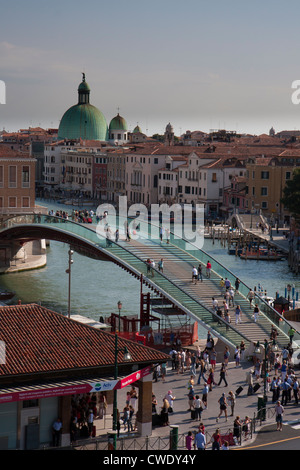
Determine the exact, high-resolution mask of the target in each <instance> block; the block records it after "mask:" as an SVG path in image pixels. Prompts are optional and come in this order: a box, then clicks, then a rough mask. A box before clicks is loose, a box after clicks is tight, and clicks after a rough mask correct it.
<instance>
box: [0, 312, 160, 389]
mask: <svg viewBox="0 0 300 470" xmlns="http://www.w3.org/2000/svg"><path fill="white" fill-rule="evenodd" d="M0 340H1V341H3V342H4V344H5V351H6V360H5V364H0V380H2V379H5V378H7V377H9V379H10V380H12V379H13V378H14V380H15V379H17V378H18V377H20V376H24V374H25V375H27V376H28V375H32V374H41V373H50V372H57V371H67V370H77V371H78V370H79V371H81V370H82V371H84V370H86V369H90V368H97V373H98V374H99V370H101V368H105V367H109V366H110V367H112V365H113V364H114V344H115V336H114V335H113V334H111V333H107V332H106V331H102V330H98V329H95V328H93V327H92V326H89V325H85V324H82V323H79V322H77V321H75V320H72V319H70V318H67V317H65V316H63V315H61V314H59V313H57V312H54V311H52V310H49V309H47V308H45V307H42V306H40V305H37V304H26V305H13V306H4V307H0ZM118 341H119V342H118V347H119V348H121V347H123V348H124V347H125V346H126V347H127V349H128V350H129V352H130V354H131V357H132V361H133V362H135V363H138V364H140V365H143V364H147V365H148V364H152V363H153V362H154V363H155V362H164V361H165V360H166V355H165V354H163V353H161V352H159V351H156V350H154V349H151V348H148V347H146V346H142V345H140V344H138V343H136V342H133V341H129V340H125V339H123V338H119V340H118ZM121 355H122V354H121V353H120V358H119V360H120V363H121V362H122V361H121Z"/></svg>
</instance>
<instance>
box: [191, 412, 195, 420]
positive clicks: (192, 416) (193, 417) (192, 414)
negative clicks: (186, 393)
mask: <svg viewBox="0 0 300 470" xmlns="http://www.w3.org/2000/svg"><path fill="white" fill-rule="evenodd" d="M195 418H196V412H195V410H191V419H195Z"/></svg>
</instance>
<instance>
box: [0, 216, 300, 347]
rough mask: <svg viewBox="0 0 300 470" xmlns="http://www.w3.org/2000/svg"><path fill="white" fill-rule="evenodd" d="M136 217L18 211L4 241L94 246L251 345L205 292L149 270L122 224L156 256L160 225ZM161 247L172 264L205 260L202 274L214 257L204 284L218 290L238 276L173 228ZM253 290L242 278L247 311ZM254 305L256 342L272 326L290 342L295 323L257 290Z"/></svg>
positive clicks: (207, 323)
mask: <svg viewBox="0 0 300 470" xmlns="http://www.w3.org/2000/svg"><path fill="white" fill-rule="evenodd" d="M135 220H137V219H132V218H128V219H127V218H126V219H125V218H122V217H116V218H115V219H110V217H108V218H107V219H106V218H105V219H102V220H101V222H99V224H97V225H90V224H86V223H84V224H82V223H78V222H74V221H71V220H69V219H63V218H60V217H55V216H50V215H42V214H34V215H32V214H28V215H20V216H14V217H11V218H9V219H7V220H6V221H5V223H3V225H2V226H1V227H0V240H1V239H2V240H4V239H9V240H13V239H16V240H17V239H22V240H26V239H32V238H45V239H50V240H51V239H53V240H60V241H63V242H65V243H70V244H72V243H73V242H74V243H75V245H76V246H79V247H80V246H81V245H82V246H83V247H86V246H88V247H90V248H91V249H92V250H93V253H97V252H98V253H99V258H101V259H103V258H104V259H108V260H109V261H112V262H114V263H116V264H117V265H119V266H120V267H122V268H123V269H125V270H127V271H128V272H130V273H131V274H132V275H134V276H135V277H137V278H139V279H141V280H142V282H143V283H144V284H146V285H147V286H148V287H150V288H152V289H153V290H155V291H156V292H159V294H160V295H161V296H162V297H164V298H165V299H167V300H169V301H170V302H171V303H173V305H174V306H176V307H178V308H179V309H180V310H182V311H183V312H185V313H186V314H187V315H188V316H190V317H191V318H192V319H193V320H194V321H197V322H198V323H199V324H200V325H201V326H202V327H204V328H205V329H207V330H210V331H211V332H212V333H213V334H214V335H215V336H216V337H219V338H220V339H222V340H223V341H224V342H225V343H227V344H228V345H230V346H235V345H237V344H240V343H241V341H244V342H245V344H246V347H247V346H249V345H250V343H252V344H253V342H254V340H253V338H251V336H250V335H248V334H247V331H245V330H243V331H241V330H240V328H239V326H238V325H235V324H233V323H230V324H228V323H227V322H225V320H223V319H222V318H220V317H217V316H216V314H215V313H214V311H213V310H212V308H211V307H210V306H209V305H207V304H205V302H204V301H203V299H201V295H196V294H195V293H194V292H192V291H191V289H188V288H186V287H184V286H183V285H182V283H181V284H180V283H178V282H177V279H175V278H172V277H170V276H168V275H166V274H165V273H162V272H160V271H159V270H158V269H155V275H154V277H152V276H150V275H149V274H148V273H147V266H146V259H145V256H144V254H143V250H142V249H139V247H137V246H136V245H135V244H134V243H131V242H127V241H126V228H124V227H125V226H126V224H129V227H130V230H131V235H132V241H134V240H135V239H136V240H139V242H140V247H142V246H145V245H147V246H148V247H149V246H150V247H151V249H152V250H154V251H155V250H156V251H157V253H158V254H157V256H161V252H160V251H159V250H160V249H161V243H160V239H159V225H158V224H157V225H155V224H153V223H152V224H150V223H148V221H141V220H138V222H137V224H136V223H135ZM116 228H119V231H120V235H119V240H118V241H115V235H114V234H115V230H116ZM153 228H155V230H154V231H155V234H156V236H153ZM163 248H164V250H165V253H167V252H168V253H169V254H170V255H172V256H171V258H170V260H169V261H168V263H178V262H185V263H189V265H190V266H191V267H192V266H195V265H196V266H197V265H198V264H199V263H201V264H202V266H203V271H204V273H205V268H206V263H207V261H208V260H210V261H211V264H212V274H211V279H210V280H207V281H206V282H209V283H214V286H215V287H216V286H217V288H218V289H219V290H220V287H219V286H220V280H221V278H223V279H225V278H227V279H229V281H230V282H231V284H232V285H234V284H235V280H236V276H235V275H234V274H233V273H232V272H230V271H229V270H228V269H227V268H226V267H225V266H223V265H222V264H220V263H219V262H218V261H217V260H216V259H214V258H212V257H211V256H210V255H208V254H207V253H206V252H204V251H203V250H202V249H199V248H198V247H197V246H196V245H195V244H193V243H192V242H190V241H188V240H187V239H185V238H180V237H178V236H176V235H175V234H174V233H173V232H172V231H170V239H169V243H168V244H167V243H165V241H164V243H163ZM188 276H189V279H191V270H190V271H189V272H188ZM179 284H180V285H179ZM189 284H191V283H189ZM249 290H250V289H249V287H248V286H247V285H245V284H244V283H243V281H242V280H241V279H240V286H239V293H238V303H239V304H240V305H241V309H242V311H243V312H246V311H248V312H249V311H250V310H249V301H248V300H247V295H248V293H249ZM254 303H255V304H258V306H259V309H260V321H259V324H258V325H257V326H256V328H257V329H260V334H259V335H258V334H257V333H256V337H255V341H257V340H258V341H260V342H261V343H263V342H264V339H265V338H267V339H268V340H269V335H270V331H271V326H272V325H273V326H275V328H276V329H277V331H278V337H277V341H278V344H279V345H280V346H283V345H286V344H287V343H288V342H289V336H288V331H289V329H290V326H291V325H290V324H289V322H288V321H287V320H286V319H284V317H282V316H281V315H280V314H279V313H278V312H277V311H276V310H274V309H273V308H272V307H271V306H270V305H269V304H268V303H267V302H265V301H264V300H263V299H262V298H261V297H260V296H259V295H257V294H256V295H255V300H254ZM294 340H299V334H295V336H294Z"/></svg>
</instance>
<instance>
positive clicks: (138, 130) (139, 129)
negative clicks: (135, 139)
mask: <svg viewBox="0 0 300 470" xmlns="http://www.w3.org/2000/svg"><path fill="white" fill-rule="evenodd" d="M133 132H134V133H135V134H137V133H138V132H140V133H142V129H141V128H140V126H139V125H137V126H135V128H134V129H133Z"/></svg>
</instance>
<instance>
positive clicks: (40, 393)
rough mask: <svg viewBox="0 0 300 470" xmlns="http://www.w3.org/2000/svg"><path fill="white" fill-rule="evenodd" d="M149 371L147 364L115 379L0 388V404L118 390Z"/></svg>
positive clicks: (144, 375)
mask: <svg viewBox="0 0 300 470" xmlns="http://www.w3.org/2000/svg"><path fill="white" fill-rule="evenodd" d="M151 373H152V367H151V366H148V367H145V368H144V369H140V370H138V371H136V372H133V373H132V374H130V375H127V376H123V377H119V378H118V379H117V380H115V379H114V378H113V377H106V378H103V377H101V378H95V379H94V380H93V381H92V382H89V381H87V380H67V381H64V382H49V383H47V384H37V385H32V386H30V385H28V386H25V387H13V388H3V389H0V404H1V403H11V402H16V401H24V400H35V399H43V398H51V397H58V396H67V395H74V394H79V393H93V392H106V391H109V390H119V389H122V388H124V387H126V386H127V385H130V384H132V383H134V382H136V381H137V380H140V379H141V378H143V377H146V376H147V375H149V374H151Z"/></svg>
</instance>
